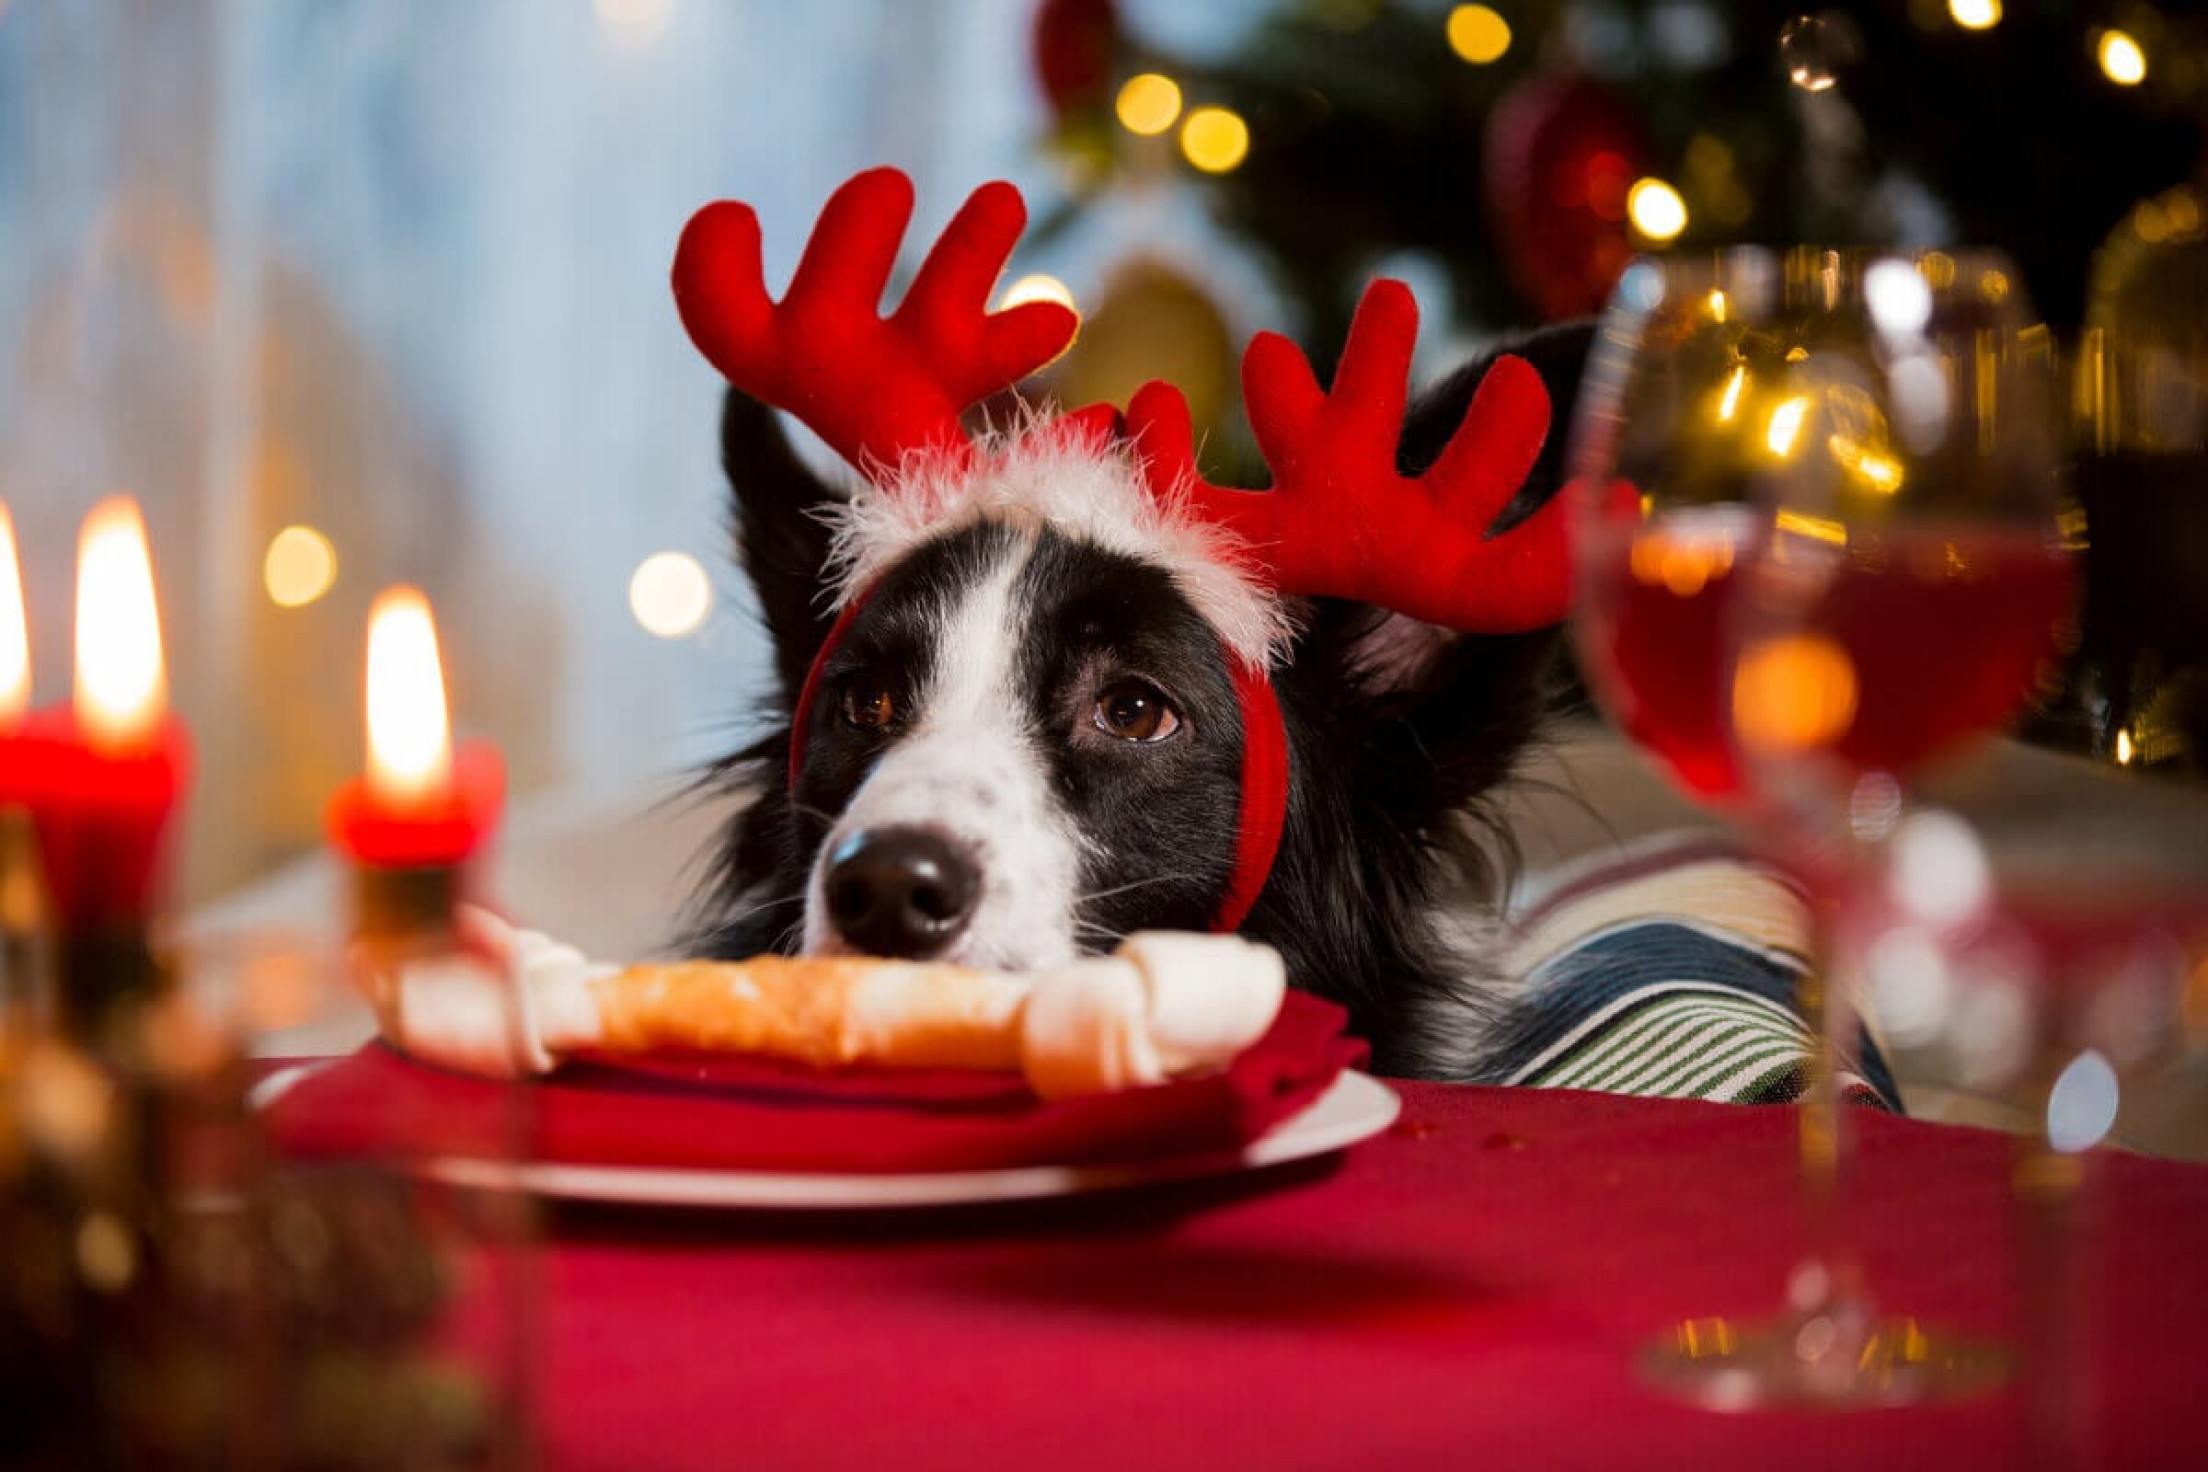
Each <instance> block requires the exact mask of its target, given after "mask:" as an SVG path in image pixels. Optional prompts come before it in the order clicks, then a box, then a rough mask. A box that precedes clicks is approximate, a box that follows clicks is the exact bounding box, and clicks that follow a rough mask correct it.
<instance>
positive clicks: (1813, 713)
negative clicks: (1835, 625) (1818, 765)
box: [1733, 634, 1857, 753]
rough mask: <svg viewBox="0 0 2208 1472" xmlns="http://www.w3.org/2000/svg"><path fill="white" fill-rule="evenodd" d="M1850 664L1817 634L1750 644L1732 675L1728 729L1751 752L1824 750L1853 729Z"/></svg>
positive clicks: (1836, 646)
mask: <svg viewBox="0 0 2208 1472" xmlns="http://www.w3.org/2000/svg"><path fill="white" fill-rule="evenodd" d="M1856 694H1857V692H1856V676H1855V661H1854V660H1852V659H1850V658H1848V652H1847V650H1845V649H1843V648H1841V647H1840V645H1839V644H1838V643H1836V642H1834V641H1833V640H1831V639H1828V638H1825V637H1824V636H1823V635H1819V634H1795V635H1789V636H1787V637H1785V638H1780V639H1767V640H1764V641H1762V642H1761V643H1757V644H1752V645H1750V646H1749V647H1748V648H1747V649H1745V650H1743V651H1742V652H1741V656H1740V665H1739V667H1738V668H1737V669H1736V670H1735V671H1734V674H1733V729H1734V731H1735V732H1736V733H1737V734H1738V735H1739V737H1740V740H1741V744H1742V745H1744V746H1746V747H1748V748H1749V749H1751V750H1753V751H1759V752H1773V753H1787V752H1799V751H1808V750H1812V749H1814V748H1816V747H1820V746H1826V745H1829V744H1830V743H1832V742H1834V741H1836V740H1838V739H1839V738H1840V737H1842V736H1844V735H1846V734H1847V731H1848V728H1849V727H1850V726H1852V725H1854V724H1855V709H1856Z"/></svg>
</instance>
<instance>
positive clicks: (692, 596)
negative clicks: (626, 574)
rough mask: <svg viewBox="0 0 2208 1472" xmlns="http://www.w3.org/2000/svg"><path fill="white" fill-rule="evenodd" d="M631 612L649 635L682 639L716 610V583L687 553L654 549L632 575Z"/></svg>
mask: <svg viewBox="0 0 2208 1472" xmlns="http://www.w3.org/2000/svg"><path fill="white" fill-rule="evenodd" d="M629 611H630V612H631V613H633V614H635V615H636V621H637V622H638V623H639V624H641V625H643V627H644V631H645V632H646V633H648V634H656V635H658V636H659V637H660V638H662V639H680V638H681V637H682V636H683V635H685V634H688V633H690V632H692V631H693V630H695V629H696V628H697V627H698V625H700V624H702V623H704V622H705V616H706V615H707V614H708V613H710V612H712V611H713V583H712V580H711V579H709V578H708V577H706V575H705V569H704V568H703V567H702V566H700V565H699V563H698V559H697V558H695V557H692V556H691V555H690V554H689V553H687V552H654V553H653V554H652V555H651V556H649V557H647V558H645V559H644V560H643V561H642V562H640V563H638V564H637V568H636V572H635V574H634V575H633V576H631V577H630V578H629Z"/></svg>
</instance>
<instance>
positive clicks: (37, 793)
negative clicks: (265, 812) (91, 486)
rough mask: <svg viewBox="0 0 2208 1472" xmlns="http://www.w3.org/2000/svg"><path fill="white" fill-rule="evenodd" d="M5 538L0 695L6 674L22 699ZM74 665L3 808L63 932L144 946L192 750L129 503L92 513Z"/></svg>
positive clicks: (142, 537)
mask: <svg viewBox="0 0 2208 1472" xmlns="http://www.w3.org/2000/svg"><path fill="white" fill-rule="evenodd" d="M8 540H9V542H10V543H11V545H10V546H8V547H6V548H4V549H0V551H4V552H5V553H7V554H8V555H6V556H0V568H4V569H5V571H0V689H4V688H6V687H7V686H8V685H9V683H10V682H9V681H8V680H7V679H6V678H5V673H6V670H7V669H8V668H11V667H12V668H15V669H16V670H17V676H16V679H15V681H14V684H15V686H16V688H17V689H18V690H19V691H20V692H21V695H27V693H28V690H29V684H30V681H29V668H28V666H29V660H28V658H27V657H18V655H17V654H15V653H13V652H11V651H13V650H15V649H16V648H18V647H19V646H18V645H17V644H16V641H15V640H13V639H11V638H10V637H9V634H8V628H9V627H10V626H15V625H19V623H20V619H21V613H20V610H21V607H22V603H21V595H20V590H19V586H18V585H19V576H18V574H17V573H16V571H15V563H14V557H13V547H12V541H13V538H12V537H10V538H9V539H8ZM11 606H12V609H13V610H14V611H13V612H11V611H9V610H10V608H11ZM27 644H28V641H27V640H24V641H22V646H20V647H27ZM76 657H77V659H76V686H75V691H74V698H73V699H72V701H71V703H70V704H69V705H68V706H67V707H51V706H50V707H48V708H47V709H45V710H41V711H35V712H32V713H31V714H30V715H28V716H26V717H24V718H22V720H21V722H20V724H19V725H18V726H17V728H16V734H15V735H14V736H13V737H12V738H11V739H10V747H9V751H8V753H7V757H8V760H7V762H6V766H7V767H8V769H9V771H8V775H7V777H6V779H5V781H4V783H0V803H4V802H7V801H16V802H20V803H23V804H25V805H27V806H28V807H29V808H30V809H31V813H32V816H33V817H34V819H35V820H36V823H37V827H38V839H39V847H40V849H41V852H42V853H43V855H44V858H45V865H46V872H47V881H48V884H49V886H50V888H51V889H52V891H53V897H54V905H55V909H56V912H57V913H58V915H59V917H60V922H61V926H62V929H63V931H64V932H65V933H66V935H67V936H70V937H77V938H83V937H93V936H97V937H101V938H102V943H103V945H104V944H106V943H107V942H108V941H112V940H115V939H118V938H121V939H124V940H127V941H128V942H129V943H130V944H131V945H142V941H143V932H144V929H145V925H146V921H147V920H148V918H149V917H150V915H151V913H152V910H153V908H154V905H155V903H156V901H157V900H158V897H159V889H160V880H161V875H162V870H163V860H164V856H165V850H166V842H165V841H166V839H167V836H168V831H169V823H170V819H171V817H172V816H173V815H174V813H175V811H176V807H177V803H178V800H179V798H180V797H181V796H182V795H183V791H184V788H185V785H186V783H187V781H188V779H189V775H190V771H191V743H190V741H189V739H188V737H187V735H186V733H185V731H184V728H183V727H182V725H180V724H179V723H178V722H177V721H176V720H175V719H174V718H172V717H171V716H170V715H169V713H168V680H167V676H166V673H165V671H164V669H163V665H162V658H161V620H160V613H159V609H158V605H157V602H156V600H155V597H154V586H153V559H152V557H151V555H150V553H149V552H148V550H147V546H146V528H145V521H144V519H143V518H142V517H141V516H140V515H139V513H138V507H137V505H136V503H134V502H132V501H131V500H130V499H129V498H128V497H123V496H116V497H111V498H109V499H108V500H106V501H103V502H101V503H100V504H99V505H98V506H96V507H94V508H93V509H92V512H91V514H90V515H89V516H87V517H86V518H85V522H84V528H83V533H82V535H81V536H80V538H79V539H78V544H77V640H76ZM21 695H18V696H16V697H12V698H16V699H20V698H21Z"/></svg>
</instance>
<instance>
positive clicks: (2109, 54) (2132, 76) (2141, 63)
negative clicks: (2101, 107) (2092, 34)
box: [2096, 29, 2147, 87]
mask: <svg viewBox="0 0 2208 1472" xmlns="http://www.w3.org/2000/svg"><path fill="white" fill-rule="evenodd" d="M2096 54H2097V55H2098V56H2099V57H2100V62H2101V75H2103V76H2105V77H2107V78H2108V79H2109V80H2110V81H2111V82H2114V83H2115V84H2116V85H2117V86H2119V87H2136V86H2138V85H2139V84H2140V83H2141V82H2144V81H2145V80H2146V79H2147V53H2146V50H2145V49H2144V48H2143V47H2141V46H2140V44H2139V40H2138V38H2137V37H2136V36H2133V35H2132V34H2131V33H2130V32H2129V31H2119V30H2115V29H2110V30H2106V31H2103V32H2101V42H2100V45H2099V47H2097V48H2096Z"/></svg>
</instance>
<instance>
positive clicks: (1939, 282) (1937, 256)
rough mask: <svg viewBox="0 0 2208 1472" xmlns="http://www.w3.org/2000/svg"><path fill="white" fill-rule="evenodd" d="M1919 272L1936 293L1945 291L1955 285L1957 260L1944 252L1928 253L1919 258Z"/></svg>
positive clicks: (1931, 251)
mask: <svg viewBox="0 0 2208 1472" xmlns="http://www.w3.org/2000/svg"><path fill="white" fill-rule="evenodd" d="M1917 270H1918V271H1919V272H1920V273H1922V275H1923V276H1924V282H1925V285H1927V286H1929V287H1931V288H1932V289H1933V290H1934V291H1945V290H1947V289H1948V288H1949V287H1951V286H1953V285H1954V284H1955V258H1954V257H1953V256H1951V255H1949V254H1948V253H1947V252H1946V251H1944V250H1929V251H1926V252H1925V253H1924V254H1923V255H1922V256H1920V257H1918V258H1917Z"/></svg>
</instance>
